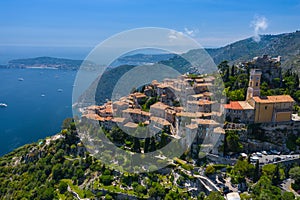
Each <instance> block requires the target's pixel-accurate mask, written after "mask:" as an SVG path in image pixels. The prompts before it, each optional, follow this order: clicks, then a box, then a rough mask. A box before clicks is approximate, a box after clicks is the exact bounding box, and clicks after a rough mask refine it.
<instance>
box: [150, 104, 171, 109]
mask: <svg viewBox="0 0 300 200" xmlns="http://www.w3.org/2000/svg"><path fill="white" fill-rule="evenodd" d="M169 107H170V106H168V105H166V104H164V103H162V102H157V103H155V104H153V105H151V106H150V109H151V108H156V109H162V110H165V109H167V108H169Z"/></svg>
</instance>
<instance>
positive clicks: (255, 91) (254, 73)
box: [246, 69, 262, 100]
mask: <svg viewBox="0 0 300 200" xmlns="http://www.w3.org/2000/svg"><path fill="white" fill-rule="evenodd" d="M261 74H262V72H261V70H260V69H251V71H250V78H249V85H248V90H247V98H246V100H249V99H251V98H252V97H255V96H260V79H261Z"/></svg>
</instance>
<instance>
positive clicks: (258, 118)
mask: <svg viewBox="0 0 300 200" xmlns="http://www.w3.org/2000/svg"><path fill="white" fill-rule="evenodd" d="M261 74H262V72H261V70H260V69H252V70H251V71H250V79H249V87H248V90H247V96H246V101H244V102H240V101H239V102H230V104H226V105H225V106H224V108H225V113H226V115H227V116H230V117H231V119H239V120H240V121H244V122H250V121H252V122H254V123H269V122H286V121H291V120H292V111H293V105H294V103H295V101H294V99H293V98H292V97H291V96H290V95H276V96H265V97H262V96H260V82H261ZM241 104H246V105H249V106H248V107H250V109H249V108H247V109H246V108H244V107H243V106H240V105H241ZM251 107H252V109H251ZM251 110H252V112H251ZM253 111H254V112H253ZM246 114H247V115H246ZM249 115H252V116H249ZM245 116H247V117H246V118H247V119H244V118H245Z"/></svg>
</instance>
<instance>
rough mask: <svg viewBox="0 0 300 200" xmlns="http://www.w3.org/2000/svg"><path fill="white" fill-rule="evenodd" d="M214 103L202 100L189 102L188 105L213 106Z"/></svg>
mask: <svg viewBox="0 0 300 200" xmlns="http://www.w3.org/2000/svg"><path fill="white" fill-rule="evenodd" d="M213 103H214V102H213V101H209V100H204V99H201V100H199V101H188V104H197V105H211V104H213Z"/></svg>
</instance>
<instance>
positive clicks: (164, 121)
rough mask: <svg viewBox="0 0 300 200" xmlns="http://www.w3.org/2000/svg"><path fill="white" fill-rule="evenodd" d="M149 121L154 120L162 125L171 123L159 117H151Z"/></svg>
mask: <svg viewBox="0 0 300 200" xmlns="http://www.w3.org/2000/svg"><path fill="white" fill-rule="evenodd" d="M150 121H153V122H156V123H158V124H161V125H163V126H169V125H171V124H170V122H168V121H167V120H165V119H163V118H160V117H151V118H150Z"/></svg>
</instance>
